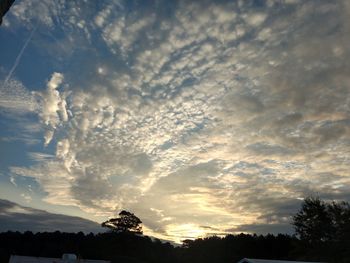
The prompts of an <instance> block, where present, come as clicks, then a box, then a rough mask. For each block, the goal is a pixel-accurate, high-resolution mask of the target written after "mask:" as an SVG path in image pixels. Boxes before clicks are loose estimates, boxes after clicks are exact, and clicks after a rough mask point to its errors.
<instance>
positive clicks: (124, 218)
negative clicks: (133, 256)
mask: <svg viewBox="0 0 350 263" xmlns="http://www.w3.org/2000/svg"><path fill="white" fill-rule="evenodd" d="M141 224H142V221H141V220H140V219H139V218H138V217H137V216H135V215H134V214H133V213H131V212H128V211H125V210H123V211H121V212H120V213H119V217H117V218H111V219H109V220H107V221H105V222H103V223H102V224H101V225H102V227H107V228H109V229H110V230H112V231H113V232H122V233H125V232H131V233H135V234H142V226H141Z"/></svg>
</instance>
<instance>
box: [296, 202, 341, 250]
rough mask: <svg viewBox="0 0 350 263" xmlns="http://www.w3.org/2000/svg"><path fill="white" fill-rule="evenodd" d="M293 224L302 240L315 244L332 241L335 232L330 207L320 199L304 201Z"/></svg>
mask: <svg viewBox="0 0 350 263" xmlns="http://www.w3.org/2000/svg"><path fill="white" fill-rule="evenodd" d="M292 224H293V225H294V228H295V232H296V234H297V235H298V236H299V237H300V239H301V240H303V241H306V242H308V243H313V244H315V243H319V242H324V241H328V240H330V239H331V236H332V233H333V232H334V229H333V226H332V216H331V215H330V213H329V211H328V206H327V204H326V203H325V202H324V201H322V200H320V199H319V198H318V197H307V198H305V199H304V202H303V203H302V205H301V209H300V211H299V212H298V213H297V214H296V215H295V216H293V223H292Z"/></svg>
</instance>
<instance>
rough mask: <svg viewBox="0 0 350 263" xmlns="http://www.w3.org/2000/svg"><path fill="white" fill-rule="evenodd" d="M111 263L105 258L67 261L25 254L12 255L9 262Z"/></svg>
mask: <svg viewBox="0 0 350 263" xmlns="http://www.w3.org/2000/svg"><path fill="white" fill-rule="evenodd" d="M66 262H72V263H110V261H105V260H90V259H78V260H74V261H65V260H63V259H61V258H42V257H25V256H11V258H10V261H9V263H66Z"/></svg>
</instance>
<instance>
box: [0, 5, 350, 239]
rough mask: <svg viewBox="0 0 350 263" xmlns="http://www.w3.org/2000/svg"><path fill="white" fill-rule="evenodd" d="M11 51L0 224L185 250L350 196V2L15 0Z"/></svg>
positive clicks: (1, 84)
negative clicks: (135, 225)
mask: <svg viewBox="0 0 350 263" xmlns="http://www.w3.org/2000/svg"><path fill="white" fill-rule="evenodd" d="M0 43H1V44H0V56H1V59H0V127H1V128H0V199H2V200H1V202H0V215H1V216H0V222H1V220H5V219H6V218H7V219H8V218H9V217H11V220H16V217H17V218H18V217H22V216H23V215H25V214H27V215H30V216H31V218H30V220H29V219H28V220H29V221H28V222H27V225H28V228H30V226H31V225H32V229H38V228H40V226H38V225H37V218H38V217H36V216H37V215H40V216H41V217H40V218H41V219H40V220H43V217H46V218H50V217H52V216H53V215H58V214H59V216H57V222H58V221H59V220H61V221H60V222H59V223H57V225H56V223H55V224H52V228H53V230H55V229H54V228H55V227H56V226H58V225H59V224H62V223H64V222H70V220H67V219H66V217H69V218H70V217H72V216H74V218H76V219H77V218H80V219H81V223H80V224H79V226H77V228H79V229H80V228H81V227H82V228H84V227H83V226H84V225H85V226H86V229H92V228H93V227H95V225H93V224H92V222H91V221H94V222H97V223H101V222H103V221H105V220H107V219H108V218H111V217H114V216H116V215H117V214H118V213H119V211H120V210H123V209H125V210H128V211H131V212H133V213H135V215H137V216H138V217H139V218H140V219H141V220H142V221H143V229H144V233H145V234H147V235H151V236H155V237H159V238H162V239H166V240H171V241H175V242H180V241H181V240H183V239H187V238H197V237H205V236H209V235H225V234H229V233H240V232H245V233H258V234H267V233H275V234H276V233H293V228H292V227H291V225H290V223H291V216H292V215H293V214H294V213H295V212H296V211H298V209H299V208H300V204H301V202H302V200H303V198H305V197H307V196H310V195H315V196H320V197H321V198H323V199H325V200H344V201H350V174H349V171H350V64H349V61H350V50H349V44H350V2H349V1H348V0H334V1H328V0H303V1H302V0H266V1H263V0H236V1H224V0H222V1H106V0H103V1H84V0H74V1H72V0H69V1H68V0H59V1H57V0H26V1H24V0H16V1H15V3H14V5H13V6H12V7H11V9H10V10H9V12H8V13H7V14H6V16H5V17H4V19H3V23H2V25H1V26H0ZM16 215H17V216H16ZM19 215H21V216H19ZM77 220H78V219H77ZM87 220H90V221H87ZM48 222H51V221H48ZM87 222H88V223H87ZM8 228H9V229H13V228H14V224H12V225H11V224H10V225H9V227H8ZM39 230H40V229H39Z"/></svg>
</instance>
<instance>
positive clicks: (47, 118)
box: [37, 72, 68, 145]
mask: <svg viewBox="0 0 350 263" xmlns="http://www.w3.org/2000/svg"><path fill="white" fill-rule="evenodd" d="M62 82H63V75H62V74H61V73H57V72H55V73H53V74H52V76H51V79H50V81H49V82H48V83H47V89H46V91H45V92H41V93H37V95H38V96H39V97H40V99H41V103H42V107H41V112H40V113H39V116H40V118H41V119H42V121H43V122H44V124H45V125H46V127H47V131H46V134H45V145H48V144H49V143H50V141H51V140H52V138H53V135H54V130H55V129H56V128H57V125H58V124H59V123H60V122H66V121H67V120H68V113H67V110H66V105H67V103H66V101H65V97H64V96H65V94H62V95H61V94H60V92H59V91H58V90H57V88H58V87H59V86H60V85H61V84H62Z"/></svg>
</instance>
